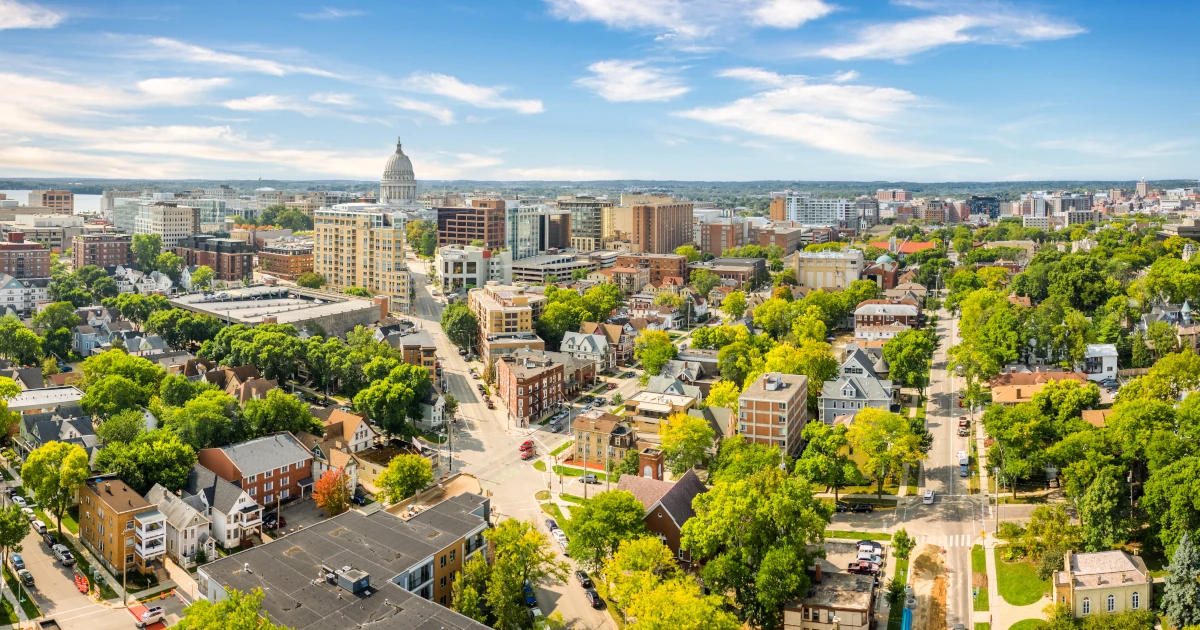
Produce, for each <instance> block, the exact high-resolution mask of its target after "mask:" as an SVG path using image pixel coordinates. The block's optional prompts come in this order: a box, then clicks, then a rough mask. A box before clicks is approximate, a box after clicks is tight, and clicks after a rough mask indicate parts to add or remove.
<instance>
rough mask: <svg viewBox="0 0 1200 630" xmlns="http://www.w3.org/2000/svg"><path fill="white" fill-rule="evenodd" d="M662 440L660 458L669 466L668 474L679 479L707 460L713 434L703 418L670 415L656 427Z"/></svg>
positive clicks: (714, 433)
mask: <svg viewBox="0 0 1200 630" xmlns="http://www.w3.org/2000/svg"><path fill="white" fill-rule="evenodd" d="M658 433H659V436H660V437H661V438H662V446H663V459H665V460H666V461H667V463H669V464H670V465H671V474H672V475H675V476H679V475H682V474H684V473H685V472H687V471H689V470H691V469H693V468H695V467H696V466H699V465H702V464H704V463H705V462H707V461H708V449H710V448H712V446H713V439H714V438H715V437H716V432H715V431H713V428H712V427H711V426H709V424H708V421H707V420H705V419H704V418H698V417H696V416H692V415H688V414H686V413H676V414H672V415H671V416H670V417H668V418H667V419H666V421H665V422H663V423H662V424H660V425H659V427H658Z"/></svg>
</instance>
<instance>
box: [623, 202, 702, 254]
mask: <svg viewBox="0 0 1200 630" xmlns="http://www.w3.org/2000/svg"><path fill="white" fill-rule="evenodd" d="M692 236H693V234H692V202H690V201H664V202H658V203H645V204H637V205H634V206H633V233H632V240H633V250H634V251H635V252H638V253H643V254H671V253H674V252H675V248H677V247H680V246H682V245H687V244H688V243H690V242H692Z"/></svg>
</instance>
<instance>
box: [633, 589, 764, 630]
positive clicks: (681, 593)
mask: <svg viewBox="0 0 1200 630" xmlns="http://www.w3.org/2000/svg"><path fill="white" fill-rule="evenodd" d="M626 613H627V614H628V615H629V616H630V617H631V618H633V619H635V621H633V622H632V623H630V624H629V625H628V626H626V627H627V628H630V630H678V629H680V628H689V629H695V630H737V629H738V628H740V627H742V623H741V621H739V620H738V618H737V617H735V616H734V614H733V613H731V612H729V611H728V610H727V609H726V608H725V604H724V600H723V599H722V598H721V596H720V595H704V594H703V593H701V592H700V585H699V584H697V583H696V582H695V580H689V579H675V580H670V581H667V582H663V583H661V584H659V585H657V586H655V587H654V588H652V589H649V590H648V591H645V592H642V593H639V594H637V595H636V596H635V597H634V598H633V601H632V602H631V603H630V605H629V607H628V609H627V610H626ZM781 616H782V613H781Z"/></svg>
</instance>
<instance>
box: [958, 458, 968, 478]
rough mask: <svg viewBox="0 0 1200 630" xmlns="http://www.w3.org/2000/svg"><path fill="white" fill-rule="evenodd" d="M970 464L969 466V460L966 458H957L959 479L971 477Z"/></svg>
mask: <svg viewBox="0 0 1200 630" xmlns="http://www.w3.org/2000/svg"><path fill="white" fill-rule="evenodd" d="M970 464H971V461H970V460H969V459H967V458H966V457H960V458H959V460H958V476H959V477H970V476H971V470H970V468H969V467H970Z"/></svg>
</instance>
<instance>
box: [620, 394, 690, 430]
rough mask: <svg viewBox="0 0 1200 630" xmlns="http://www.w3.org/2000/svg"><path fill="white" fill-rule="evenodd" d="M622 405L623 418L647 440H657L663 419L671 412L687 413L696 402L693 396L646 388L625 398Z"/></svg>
mask: <svg viewBox="0 0 1200 630" xmlns="http://www.w3.org/2000/svg"><path fill="white" fill-rule="evenodd" d="M624 405H625V418H626V419H627V420H629V421H630V422H632V423H633V427H634V428H635V429H637V431H638V433H639V434H641V435H642V436H644V437H645V439H647V440H650V441H657V440H658V439H659V437H658V429H659V426H660V425H661V424H662V422H663V421H664V420H666V419H667V418H668V417H670V416H671V415H673V414H677V413H684V414H685V413H687V412H688V410H690V409H692V408H693V407H695V406H696V405H697V402H696V399H695V397H693V396H688V395H684V394H659V393H655V392H652V391H648V390H647V391H642V392H638V393H637V394H635V395H633V396H630V397H629V398H626V399H625V402H624Z"/></svg>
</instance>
